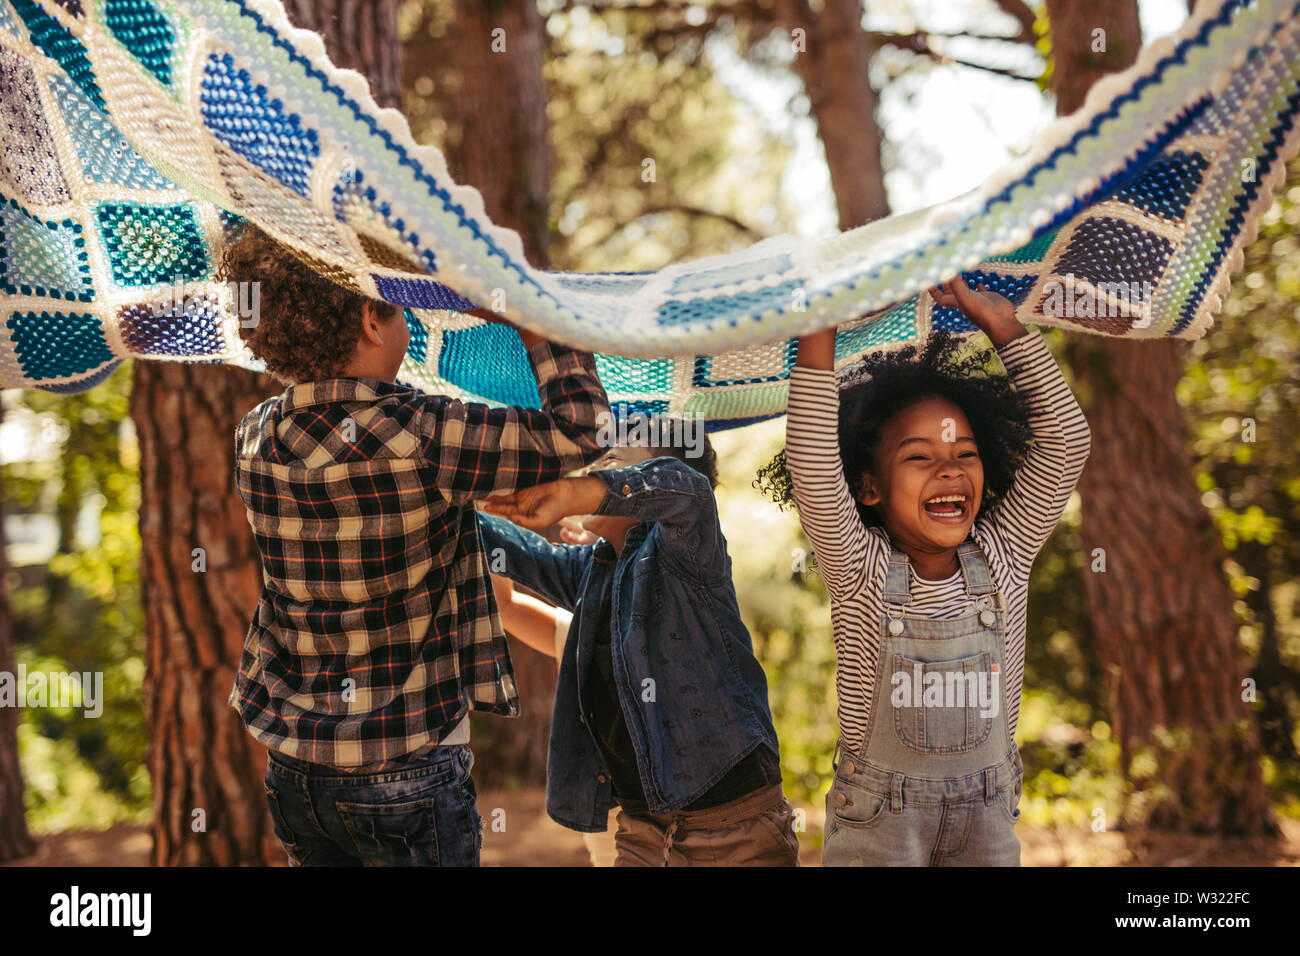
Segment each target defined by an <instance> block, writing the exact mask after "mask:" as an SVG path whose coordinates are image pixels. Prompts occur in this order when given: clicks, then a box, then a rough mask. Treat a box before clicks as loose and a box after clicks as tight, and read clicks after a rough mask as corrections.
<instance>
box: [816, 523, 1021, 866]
mask: <svg viewBox="0 0 1300 956" xmlns="http://www.w3.org/2000/svg"><path fill="white" fill-rule="evenodd" d="M957 556H958V558H959V559H960V562H961V573H962V578H963V580H964V581H965V583H966V594H967V596H968V597H969V598H971V601H972V603H971V606H970V608H969V609H968V610H967V611H966V613H964V614H963V615H962V616H961V617H958V618H955V619H952V620H939V621H936V620H928V619H925V618H919V617H912V616H909V615H907V614H906V613H905V611H906V606H907V605H908V604H910V603H911V600H912V595H911V589H910V584H911V582H910V581H909V579H908V562H907V555H905V554H903V553H902V552H901V551H898V550H896V549H891V553H890V556H889V573H888V576H887V578H886V581H885V596H884V603H885V616H884V620H883V621H882V622H881V624H882V640H881V647H880V656H879V658H878V661H877V665H876V679H875V693H874V695H873V697H872V704H871V714H870V717H869V718H868V721H867V732H866V742H865V744H864V745H863V747H862V749H861V750H860V751H859V752H857V753H853V752H851V751H849V750H848V749H847V748H842V744H843V741H841V746H839V747H837V748H836V749H837V750H841V749H842V756H843V759H842V760H840V762H839V763H838V764H837V765H836V768H835V770H836V772H835V781H834V783H833V784H832V786H831V790H830V793H828V794H827V796H826V842H825V846H824V849H823V850H822V863H823V864H824V865H826V866H1019V865H1020V841H1019V840H1018V839H1017V838H1016V834H1015V823H1016V821H1017V820H1018V819H1019V818H1020V811H1019V810H1018V809H1017V804H1018V803H1019V802H1020V782H1021V776H1022V772H1021V766H1020V755H1019V754H1018V753H1017V752H1016V749H1015V742H1014V741H1013V740H1012V737H1011V733H1010V727H1009V724H1008V717H1007V706H1006V703H1007V702H1006V691H1005V680H1004V678H1005V676H1006V675H1005V666H1004V664H1005V661H1004V657H1005V646H1006V608H1005V604H1004V602H1003V599H1002V595H1001V593H1000V592H999V591H998V589H997V587H996V586H995V585H994V584H993V582H992V580H991V579H990V577H989V570H988V565H987V563H986V562H985V560H984V555H983V552H982V550H981V549H980V546H979V544H978V543H976V542H975V541H974V540H973V539H970V538H967V539H966V540H965V541H964V542H962V544H961V545H960V546H958V548H957Z"/></svg>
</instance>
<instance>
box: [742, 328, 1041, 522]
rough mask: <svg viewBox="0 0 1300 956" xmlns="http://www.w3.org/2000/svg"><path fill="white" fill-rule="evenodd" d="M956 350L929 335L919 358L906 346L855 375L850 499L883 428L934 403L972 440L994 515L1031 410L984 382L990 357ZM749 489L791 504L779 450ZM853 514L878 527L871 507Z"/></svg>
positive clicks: (849, 390) (847, 414)
mask: <svg viewBox="0 0 1300 956" xmlns="http://www.w3.org/2000/svg"><path fill="white" fill-rule="evenodd" d="M959 349H960V340H958V339H956V338H955V337H953V336H950V335H948V334H947V333H945V332H934V333H932V334H931V336H930V338H929V340H928V341H927V342H926V343H925V348H924V350H923V351H919V352H918V349H917V348H916V346H907V347H906V348H903V349H899V350H898V351H895V352H887V353H883V354H875V355H871V356H868V357H867V358H865V359H864V360H863V361H862V363H861V364H860V365H858V366H856V367H855V369H854V372H853V377H854V378H858V377H860V376H865V377H864V378H863V380H862V381H858V382H856V383H855V384H852V385H849V386H847V387H846V388H844V389H843V390H841V392H840V414H839V451H840V459H841V460H842V461H843V463H844V475H845V479H846V480H847V481H848V482H849V485H850V487H852V488H854V489H855V492H856V486H857V483H858V481H859V480H860V478H861V476H862V474H863V473H864V472H868V471H871V472H874V471H875V452H876V446H877V445H878V444H879V442H880V433H881V431H882V430H883V428H884V426H885V424H886V423H887V422H888V421H889V420H890V419H891V418H893V417H894V416H895V415H897V414H898V413H899V412H901V411H903V410H904V409H906V408H909V407H911V406H912V405H913V404H915V403H916V402H918V401H921V400H922V399H925V398H930V397H935V396H937V397H939V398H945V399H947V400H948V401H950V402H952V403H953V404H954V405H956V406H957V407H958V408H960V409H961V410H962V412H963V413H965V415H966V418H967V419H968V420H969V421H970V424H971V428H972V429H973V430H974V432H975V442H976V444H977V445H978V446H979V452H980V458H981V459H982V460H983V463H984V500H983V501H982V503H981V507H980V510H981V513H985V512H987V511H988V510H991V509H992V508H994V507H995V506H996V505H997V504H998V502H999V501H1001V500H1002V498H1003V497H1004V496H1005V495H1006V493H1007V492H1008V491H1009V490H1010V489H1011V482H1012V480H1013V479H1014V477H1015V473H1016V469H1017V468H1018V467H1019V466H1020V463H1021V462H1022V461H1023V460H1024V457H1025V454H1026V452H1027V451H1028V450H1029V445H1030V441H1031V439H1032V431H1031V430H1030V427H1029V409H1028V407H1027V406H1026V404H1025V400H1024V398H1023V396H1021V395H1020V394H1018V393H1017V392H1016V391H1015V389H1014V388H1012V386H1011V382H1010V380H1009V379H1008V378H1007V377H1006V376H1005V375H990V374H989V372H988V362H989V359H990V357H991V352H990V350H988V349H984V350H978V351H974V352H971V353H969V354H967V355H965V356H959V355H958V352H959ZM754 486H755V487H756V488H758V490H759V491H761V492H763V493H764V494H765V495H767V496H768V497H770V498H771V499H772V500H773V501H775V502H776V503H777V504H779V505H781V507H782V508H784V507H785V506H786V505H787V504H788V505H791V506H793V505H794V504H795V501H794V489H793V486H792V485H791V481H790V473H789V471H787V470H786V463H785V451H784V449H783V450H782V451H781V452H780V453H779V454H777V456H776V457H775V458H773V459H772V461H771V462H769V463H768V464H767V465H765V466H764V467H763V468H761V469H759V472H758V478H757V479H756V480H755V481H754ZM855 497H856V493H855ZM858 514H859V515H860V516H861V518H862V522H863V524H865V525H867V526H868V527H871V526H878V525H880V524H881V523H882V522H881V519H880V516H879V515H878V514H877V513H876V509H875V508H874V507H873V506H871V505H864V504H862V503H861V502H858Z"/></svg>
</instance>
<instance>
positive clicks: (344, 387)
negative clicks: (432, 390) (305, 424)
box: [283, 378, 412, 414]
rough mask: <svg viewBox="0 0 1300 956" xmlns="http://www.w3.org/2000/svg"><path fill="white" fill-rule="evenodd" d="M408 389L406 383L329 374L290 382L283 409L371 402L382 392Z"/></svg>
mask: <svg viewBox="0 0 1300 956" xmlns="http://www.w3.org/2000/svg"><path fill="white" fill-rule="evenodd" d="M410 391H412V389H411V387H410V386H409V385H398V384H396V383H394V382H385V381H382V380H380V379H377V378H329V379H322V380H321V381H319V382H303V383H301V384H299V385H291V386H290V387H289V388H288V390H287V391H286V392H285V398H284V406H283V410H284V412H285V413H286V414H288V413H292V412H296V411H298V410H299V409H303V408H309V407H310V406H312V405H325V404H329V403H331V402H349V401H359V402H373V401H376V400H377V399H379V398H382V397H384V396H386V395H394V394H397V393H399V392H410Z"/></svg>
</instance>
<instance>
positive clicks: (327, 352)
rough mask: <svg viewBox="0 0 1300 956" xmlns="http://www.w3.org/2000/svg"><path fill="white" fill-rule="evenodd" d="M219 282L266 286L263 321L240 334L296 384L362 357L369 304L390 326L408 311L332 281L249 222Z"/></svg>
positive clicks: (237, 230)
mask: <svg viewBox="0 0 1300 956" xmlns="http://www.w3.org/2000/svg"><path fill="white" fill-rule="evenodd" d="M217 276H218V278H219V279H220V280H221V281H222V282H257V283H259V284H260V290H259V311H258V316H257V322H256V324H255V325H253V326H252V327H251V328H245V327H244V325H243V323H242V322H241V323H240V328H239V335H240V337H241V338H242V339H243V340H244V342H245V343H246V344H247V345H248V348H249V350H250V351H251V352H252V353H253V354H254V355H256V356H257V357H258V358H260V359H261V360H262V361H264V362H265V363H266V368H267V371H268V372H270V373H271V374H272V375H274V376H275V377H276V378H277V379H279V380H280V381H282V382H284V383H286V384H290V385H294V384H298V383H300V382H315V381H320V380H322V379H329V378H337V377H339V376H340V375H342V374H343V370H344V368H346V367H347V364H348V361H349V360H350V359H351V358H352V355H353V353H354V352H355V351H356V347H357V338H358V337H359V336H360V334H361V311H362V306H363V305H364V304H365V303H366V302H367V301H371V302H373V303H374V306H375V311H376V312H377V313H378V314H379V316H380V317H381V318H384V319H392V318H393V316H395V315H397V314H399V313H400V312H401V309H400V308H399V307H398V306H395V305H392V304H390V303H388V302H383V301H380V300H373V299H368V297H367V296H364V295H361V294H360V293H358V292H354V291H352V290H350V289H346V288H344V287H343V286H341V285H337V284H336V283H334V282H331V281H330V280H329V279H326V278H325V277H324V276H322V275H321V274H320V273H318V272H316V271H315V270H314V269H312V268H311V267H310V266H309V265H307V264H306V263H305V262H303V261H302V260H301V259H300V258H299V254H298V253H297V252H296V251H295V250H294V249H292V248H291V247H289V246H286V245H283V244H282V243H279V242H277V241H276V240H275V239H273V238H271V237H270V236H269V235H267V234H266V233H265V232H263V231H262V230H261V229H259V228H258V227H257V226H255V225H254V224H253V223H251V222H248V221H246V220H245V221H241V222H240V223H238V224H237V225H235V226H234V227H233V228H232V229H231V231H230V232H229V233H228V234H227V238H226V241H225V242H224V243H223V244H222V246H221V250H220V254H219V256H218V261H217Z"/></svg>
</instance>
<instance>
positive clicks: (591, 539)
mask: <svg viewBox="0 0 1300 956" xmlns="http://www.w3.org/2000/svg"><path fill="white" fill-rule="evenodd" d="M560 540H561V541H563V542H564V543H565V544H577V545H587V544H595V543H596V542H597V541H599V540H600V535H598V534H592V533H591V532H590V531H588V530H587V529H586V528H584V527H583V526H582V524H581V523H580V522H577V521H574V520H573V519H572V518H561V519H560Z"/></svg>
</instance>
